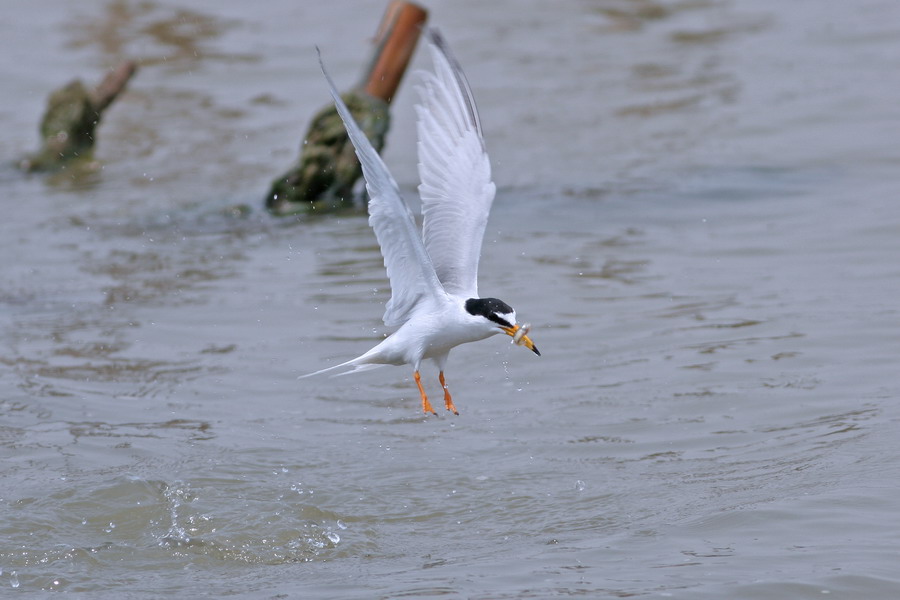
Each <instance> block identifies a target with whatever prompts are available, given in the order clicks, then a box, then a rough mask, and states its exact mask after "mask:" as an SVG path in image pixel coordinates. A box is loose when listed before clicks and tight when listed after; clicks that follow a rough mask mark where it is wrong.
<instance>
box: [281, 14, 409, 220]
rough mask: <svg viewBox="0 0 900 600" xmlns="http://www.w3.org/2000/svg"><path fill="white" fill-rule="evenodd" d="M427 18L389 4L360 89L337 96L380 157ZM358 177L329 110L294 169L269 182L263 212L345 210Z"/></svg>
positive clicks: (318, 118)
mask: <svg viewBox="0 0 900 600" xmlns="http://www.w3.org/2000/svg"><path fill="white" fill-rule="evenodd" d="M426 18H427V12H426V11H425V10H424V9H422V8H421V7H419V6H417V5H415V4H412V3H410V2H403V1H400V0H395V1H394V2H391V4H390V5H389V6H388V9H387V11H385V14H384V18H383V19H382V22H381V26H380V27H379V30H378V34H377V39H376V47H375V52H374V55H373V58H372V60H371V61H370V63H369V66H368V68H367V69H366V72H365V76H364V77H363V80H362V83H361V84H360V85H359V86H357V87H356V88H354V89H353V90H351V91H349V92H347V93H345V94H342V95H341V97H342V98H343V99H344V102H346V103H347V106H348V108H349V109H350V112H352V113H353V116H354V118H355V119H356V121H357V122H358V123H359V126H360V127H361V128H362V130H363V131H364V132H365V134H366V136H367V137H368V138H369V140H370V141H371V142H372V145H373V146H374V147H375V149H376V150H378V151H379V152H380V151H381V149H382V148H383V147H384V140H385V136H386V135H387V132H388V129H389V127H390V113H389V111H388V105H389V103H390V101H391V100H392V99H393V96H394V93H395V92H396V91H397V87H398V86H399V85H400V80H401V79H402V77H403V73H404V72H405V71H406V66H407V65H408V64H409V59H410V58H411V57H412V54H413V51H414V50H415V48H416V43H417V42H418V39H419V34H420V33H421V30H422V27H423V25H424V23H425V20H426ZM323 89H324V84H323ZM361 176H362V170H361V169H360V166H359V161H358V160H357V159H356V154H355V153H354V151H353V145H352V144H351V143H350V140H349V139H348V138H347V131H346V130H345V129H344V125H343V123H342V122H341V119H340V117H339V116H338V114H337V111H336V110H335V108H334V105H333V104H329V105H328V106H326V107H325V108H323V109H322V110H320V111H319V112H318V113H317V114H316V115H315V116H314V117H313V119H312V122H311V123H310V125H309V130H308V131H307V134H306V138H305V139H304V141H303V144H302V145H301V148H300V157H299V159H298V161H297V163H296V164H295V165H294V166H293V167H292V168H291V169H290V170H289V171H288V172H286V173H285V174H283V175H281V176H280V177H278V178H277V179H275V181H273V182H272V186H271V188H270V189H269V193H268V195H267V196H266V208H268V209H269V210H270V211H271V212H273V213H275V214H291V213H295V212H299V211H305V210H309V209H310V208H324V207H328V208H333V207H338V206H344V205H347V204H349V203H350V202H351V201H352V193H353V187H354V185H355V184H356V181H357V180H358V179H359V178H360V177H361Z"/></svg>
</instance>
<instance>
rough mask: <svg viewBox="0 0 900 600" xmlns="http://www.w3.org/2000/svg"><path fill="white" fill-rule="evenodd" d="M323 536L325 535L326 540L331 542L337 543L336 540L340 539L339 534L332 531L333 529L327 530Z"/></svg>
mask: <svg viewBox="0 0 900 600" xmlns="http://www.w3.org/2000/svg"><path fill="white" fill-rule="evenodd" d="M325 537H327V538H328V540H329V541H330V542H331V543H332V544H337V543H338V542H340V541H341V536H339V535H338V534H336V533H335V532H333V531H329V532H328V533H326V534H325Z"/></svg>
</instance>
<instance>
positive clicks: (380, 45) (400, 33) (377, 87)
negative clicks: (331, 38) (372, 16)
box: [360, 0, 428, 102]
mask: <svg viewBox="0 0 900 600" xmlns="http://www.w3.org/2000/svg"><path fill="white" fill-rule="evenodd" d="M426 19H428V13H427V12H426V11H425V9H424V8H422V7H420V6H418V5H416V4H413V3H411V2H404V1H403V0H393V2H391V3H390V5H389V6H388V8H387V10H386V11H385V13H384V18H383V19H382V20H381V26H380V27H379V29H378V33H377V34H376V39H375V46H376V49H375V55H374V56H373V58H372V62H371V64H370V65H369V68H368V70H367V71H366V75H365V77H364V78H363V85H362V86H360V87H362V88H363V90H365V92H366V93H367V94H369V95H370V96H375V97H376V98H381V99H382V100H384V101H385V102H390V101H391V100H392V99H393V98H394V92H396V91H397V88H398V87H399V86H400V80H401V79H402V78H403V73H404V72H406V67H407V65H408V64H409V59H410V58H412V55H413V52H414V51H415V49H416V43H417V42H418V41H419V34H420V33H422V27H423V26H424V25H425V21H426Z"/></svg>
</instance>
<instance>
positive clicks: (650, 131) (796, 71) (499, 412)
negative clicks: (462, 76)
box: [0, 0, 900, 599]
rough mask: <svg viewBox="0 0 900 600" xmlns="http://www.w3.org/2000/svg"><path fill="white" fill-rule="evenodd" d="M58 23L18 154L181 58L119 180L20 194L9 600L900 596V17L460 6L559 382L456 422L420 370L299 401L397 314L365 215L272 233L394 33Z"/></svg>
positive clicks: (1, 443)
mask: <svg viewBox="0 0 900 600" xmlns="http://www.w3.org/2000/svg"><path fill="white" fill-rule="evenodd" d="M36 6H37V5H34V6H32V5H28V6H25V5H24V4H23V5H22V6H20V7H17V9H16V18H15V19H14V20H13V19H9V20H6V21H4V22H3V23H2V24H0V33H2V39H4V41H5V44H4V50H5V51H4V52H3V53H2V54H0V56H2V58H0V60H2V61H3V66H4V72H5V73H6V84H5V85H4V86H3V87H2V89H0V96H2V104H0V106H2V107H3V108H2V109H0V122H2V126H3V131H4V134H5V135H4V137H3V139H2V140H0V155H2V156H3V160H4V161H6V162H7V163H8V162H11V161H12V160H14V159H15V158H16V157H18V156H20V155H21V154H23V153H25V152H27V151H30V150H33V149H34V147H35V145H36V141H35V133H34V132H35V130H36V123H37V121H38V119H39V117H40V113H41V111H42V109H43V102H44V98H45V96H46V94H47V93H48V92H49V91H50V90H51V89H53V88H54V87H58V86H59V85H62V84H63V83H65V82H66V81H68V80H69V79H71V78H72V77H73V76H75V75H79V76H82V77H83V78H85V79H87V80H89V81H95V80H97V79H99V78H100V75H101V73H102V71H103V69H104V68H106V67H107V66H109V65H110V64H112V63H113V62H115V60H117V59H120V58H124V57H138V58H142V61H143V67H142V69H141V71H140V72H139V73H138V75H137V78H136V79H135V80H134V81H133V82H132V85H131V86H130V88H129V92H128V94H127V95H125V96H124V97H122V98H121V100H120V102H119V103H118V104H116V105H115V106H114V107H113V108H112V109H111V110H110V112H109V113H108V115H107V116H106V118H105V120H104V122H103V124H102V126H101V128H100V145H99V147H98V150H97V158H98V160H99V161H100V164H101V165H102V168H101V169H99V170H98V171H97V172H95V173H92V174H87V175H82V176H78V177H73V176H72V175H71V174H69V173H63V174H61V175H58V176H54V177H43V176H23V175H21V174H19V173H18V172H16V171H15V170H14V169H12V168H9V167H6V168H5V170H3V172H2V173H0V187H2V191H3V212H4V218H3V219H2V222H0V253H2V254H0V255H2V256H3V258H4V260H3V261H2V262H3V266H2V271H0V273H2V282H3V286H2V290H0V365H2V367H0V415H2V416H0V449H2V450H0V451H2V463H0V465H2V466H0V468H2V480H0V481H2V484H0V485H2V487H0V569H2V573H0V589H4V588H6V592H5V593H4V595H10V594H12V593H13V588H16V591H18V592H32V593H33V592H36V591H40V590H44V591H66V592H70V593H75V592H84V593H87V594H90V595H91V596H101V597H103V596H107V597H112V596H115V597H131V598H157V597H160V596H164V595H177V596H179V597H181V596H188V595H193V596H201V597H221V596H224V595H237V596H240V597H259V598H271V597H310V598H401V597H432V596H449V597H466V598H531V597H534V598H547V597H555V596H581V597H588V598H597V597H610V598H614V597H627V596H638V597H665V598H690V599H695V598H723V597H729V598H821V597H823V596H824V597H830V598H859V597H866V598H894V597H896V596H897V595H898V593H900V578H898V576H897V570H896V563H897V541H896V540H897V539H898V538H900V529H898V525H897V523H896V518H895V515H896V507H897V501H896V497H897V493H898V487H900V486H898V483H897V481H900V477H898V475H900V473H898V471H900V469H898V466H897V465H898V464H900V461H898V458H900V456H898V454H900V445H898V443H897V436H896V427H897V422H898V418H900V410H898V408H897V398H898V392H900V380H898V377H897V375H896V370H897V368H896V357H897V355H898V350H900V335H898V329H897V323H898V309H897V298H898V296H900V269H898V267H897V259H896V257H897V256H898V255H900V235H898V233H900V208H898V204H897V202H896V198H897V197H898V192H900V175H898V173H900V170H898V166H900V151H898V145H897V143H896V140H897V139H898V134H900V126H898V124H900V105H898V104H897V102H896V97H897V85H896V83H895V80H894V78H893V77H892V76H891V74H892V73H895V72H897V67H898V66H900V65H898V61H900V58H898V57H900V52H898V51H900V30H898V29H897V27H896V23H897V22H900V9H898V8H897V7H896V5H895V3H891V2H887V1H885V0H873V1H866V2H856V3H852V4H851V3H845V2H837V1H834V2H821V1H818V2H812V1H805V0H804V1H796V2H791V3H781V2H774V1H768V0H767V1H765V2H740V1H723V2H696V3H668V2H666V3H654V2H650V1H647V2H623V1H612V0H610V1H600V0H598V1H596V2H587V1H585V2H575V1H573V2H569V3H565V4H559V3H540V2H528V3H523V2H516V3H507V2H496V3H490V5H486V6H485V5H482V3H477V2H464V3H460V2H454V3H450V2H434V3H431V4H430V7H431V9H432V23H435V24H439V25H440V26H441V27H442V28H443V30H444V33H445V35H446V37H447V38H448V39H449V41H450V42H451V44H452V45H453V46H454V47H455V48H456V49H457V54H458V55H459V58H460V60H461V62H462V63H463V65H464V66H465V67H466V69H467V73H468V75H469V79H470V80H471V82H472V85H473V87H474V89H475V93H476V96H477V98H478V100H479V102H480V106H481V112H482V118H483V122H484V127H485V133H486V137H487V141H488V148H489V151H490V152H491V155H492V157H493V160H494V163H495V179H496V181H497V183H498V188H499V193H498V198H497V202H496V204H495V209H494V211H493V214H492V218H491V222H490V224H489V227H488V233H487V236H486V241H485V255H484V258H483V260H482V273H481V276H482V284H481V288H482V292H483V293H484V294H486V295H495V296H499V297H501V298H503V299H504V300H506V301H507V302H509V303H511V304H512V305H513V306H515V308H516V309H517V311H518V314H519V315H520V318H521V319H523V320H525V321H529V322H531V323H533V324H534V330H533V331H532V337H533V338H534V340H535V342H536V343H537V344H538V346H539V347H540V348H541V351H542V353H543V356H542V357H541V358H538V357H535V356H534V355H532V354H531V353H529V352H527V351H525V350H523V349H522V348H518V347H515V346H513V345H511V344H509V343H508V340H506V341H505V342H504V341H503V340H501V339H499V338H493V339H491V340H487V341H485V342H481V343H479V344H473V345H471V346H468V347H463V348H460V349H458V350H456V351H455V352H454V353H453V354H452V356H451V360H450V364H449V366H448V373H447V377H448V383H449V385H450V386H451V389H452V390H453V392H454V400H455V401H456V405H457V407H458V408H459V409H460V412H461V416H460V417H458V418H456V417H454V418H450V417H446V416H445V417H442V418H433V417H431V418H425V417H424V416H422V415H421V414H420V412H419V407H418V395H417V393H416V390H415V385H414V383H413V382H412V378H411V373H410V372H408V370H406V369H402V368H396V369H383V370H380V371H374V372H371V373H366V374H364V375H360V376H358V377H355V378H342V379H328V378H322V379H312V380H303V381H297V379H296V377H297V375H299V374H302V373H306V372H309V371H313V370H316V369H319V368H323V367H325V366H328V365H331V364H334V363H335V362H337V361H342V360H346V359H349V358H351V357H353V356H355V355H357V354H360V353H361V352H363V351H364V350H366V349H368V348H369V347H370V346H371V345H373V344H374V343H375V342H376V341H377V340H378V339H380V337H381V336H382V335H384V333H386V332H385V330H384V328H383V327H382V326H381V322H380V317H381V313H382V306H381V305H382V303H383V302H384V301H385V300H386V299H387V297H388V293H389V291H388V288H387V282H386V280H385V276H384V273H383V269H382V266H381V257H380V255H379V254H378V250H377V247H376V245H375V241H374V238H373V236H372V234H371V231H370V230H369V228H368V226H367V225H366V221H365V217H364V216H363V215H360V214H357V213H353V212H350V213H346V214H342V215H335V216H330V217H325V218H311V219H301V220H295V219H274V218H271V217H268V216H266V215H265V214H263V211H261V210H260V205H261V202H262V196H263V194H264V193H265V190H266V189H267V185H268V183H269V181H270V179H271V178H272V177H274V176H275V175H277V174H278V173H279V172H281V171H282V170H283V169H284V168H285V167H286V166H287V164H288V163H289V162H290V161H291V160H292V159H293V157H294V156H295V153H296V148H297V146H298V144H299V137H300V135H301V133H302V131H303V130H304V128H305V125H306V119H307V118H308V115H310V114H311V113H312V111H313V110H315V109H316V108H318V107H319V106H322V105H323V104H325V102H326V101H327V92H326V88H325V84H324V82H323V81H322V79H321V76H320V74H319V73H318V72H317V68H318V67H317V64H316V61H315V58H314V57H315V52H314V50H313V46H314V45H315V44H318V45H319V46H320V47H321V48H322V51H323V55H324V56H325V59H326V61H327V62H328V64H329V65H330V67H331V68H332V71H333V74H334V76H335V79H336V80H338V82H344V85H347V84H348V83H349V82H352V81H353V80H354V79H355V78H356V77H357V76H358V74H359V72H360V71H361V66H362V64H363V62H364V61H363V59H364V57H365V56H366V54H367V52H368V49H367V47H366V45H365V40H366V39H367V38H369V37H370V36H371V35H372V33H373V31H374V27H375V24H376V22H377V20H378V19H379V17H380V12H381V9H382V7H381V6H379V5H372V6H367V7H365V8H361V7H360V5H358V4H356V3H351V2H333V3H328V5H327V6H312V5H309V6H306V5H303V6H300V5H298V4H297V3H292V2H267V3H256V4H255V5H253V6H252V7H251V6H248V5H247V4H246V3H240V2H234V3H220V2H205V1H204V2H194V3H191V5H190V9H186V8H184V7H183V6H180V5H179V4H177V3H175V2H142V3H130V2H110V3H107V2H82V3H78V4H77V6H76V5H75V4H72V3H66V2H61V1H55V2H51V3H42V4H41V7H40V9H38V8H35V7H36ZM416 66H424V61H423V57H422V56H418V57H417V58H416ZM407 83H408V82H407ZM411 103H412V93H411V87H410V86H409V85H406V86H405V87H404V88H403V91H402V92H401V94H400V96H399V97H398V99H397V101H396V103H395V110H394V115H395V126H394V129H393V131H392V135H391V138H390V139H389V147H388V150H387V152H386V160H387V162H388V163H389V165H390V166H391V167H392V169H393V170H394V172H395V175H396V176H397V179H398V180H399V181H400V183H401V186H402V187H403V188H404V190H406V191H407V192H408V194H409V195H410V196H413V195H414V186H415V183H416V182H415V177H416V174H415V164H414V162H415V159H414V151H413V141H414V125H413V122H412V116H411ZM240 205H250V206H251V207H252V210H251V211H250V212H249V213H248V212H246V211H243V210H239V209H236V208H235V207H237V206H240ZM424 379H425V383H426V386H427V388H428V389H429V390H430V391H431V392H432V394H433V395H434V396H435V397H439V396H438V391H439V388H438V384H437V381H436V374H435V373H432V372H430V371H427V372H426V373H425V376H424Z"/></svg>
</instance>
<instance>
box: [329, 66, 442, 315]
mask: <svg viewBox="0 0 900 600" xmlns="http://www.w3.org/2000/svg"><path fill="white" fill-rule="evenodd" d="M319 64H321V65H322V72H323V73H324V74H325V79H327V80H328V85H329V86H330V87H331V96H332V97H333V98H334V103H335V106H336V107H337V111H338V114H340V115H341V119H342V120H343V121H344V126H345V127H346V128H347V134H348V135H349V136H350V141H351V142H353V146H354V148H356V156H358V157H359V162H360V164H361V165H362V171H363V176H365V178H366V189H367V190H368V191H369V224H370V225H371V226H372V229H374V230H375V237H376V238H378V243H379V244H380V245H381V253H382V254H383V255H384V266H385V268H386V269H387V274H388V279H390V281H391V299H390V300H389V301H388V303H387V305H386V306H385V311H384V324H385V325H387V326H389V327H392V326H395V325H401V324H402V323H404V322H405V321H406V320H407V319H409V316H410V312H411V311H412V310H413V309H414V308H415V307H416V305H417V304H418V303H419V301H420V300H423V299H427V298H436V297H439V296H443V295H444V293H445V292H444V290H443V288H442V287H441V282H440V280H439V279H438V277H437V274H436V273H435V270H434V266H433V265H432V264H431V259H430V258H429V256H428V252H426V251H425V246H423V245H422V239H421V238H420V236H419V231H418V228H417V227H416V223H415V220H414V219H413V215H412V212H411V211H410V210H409V206H408V205H407V204H406V202H405V201H404V200H403V198H402V197H401V196H400V190H399V189H398V188H397V182H395V181H394V178H393V177H391V174H390V172H389V171H388V170H387V167H386V166H385V165H384V162H383V161H382V160H381V157H380V156H378V153H377V152H376V151H375V148H373V147H372V144H371V143H370V142H369V140H368V139H367V138H366V136H365V134H364V133H363V132H362V131H361V130H360V128H359V126H358V125H357V124H356V121H355V120H354V119H353V116H352V115H351V114H350V111H349V110H348V109H347V105H346V104H344V101H343V100H341V97H340V95H339V94H338V91H337V89H336V88H335V87H334V82H333V81H332V80H331V77H329V76H328V72H327V71H326V70H325V65H324V63H322V57H321V55H319Z"/></svg>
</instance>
